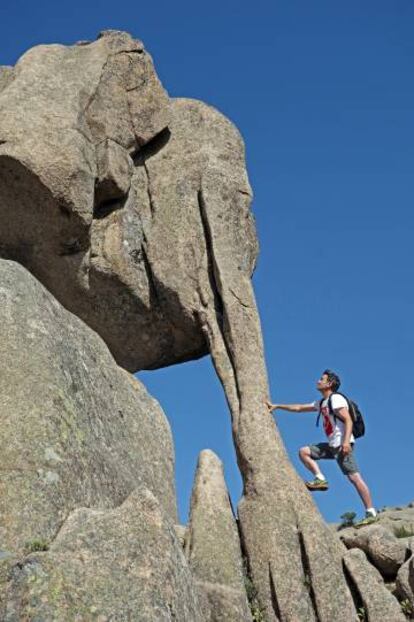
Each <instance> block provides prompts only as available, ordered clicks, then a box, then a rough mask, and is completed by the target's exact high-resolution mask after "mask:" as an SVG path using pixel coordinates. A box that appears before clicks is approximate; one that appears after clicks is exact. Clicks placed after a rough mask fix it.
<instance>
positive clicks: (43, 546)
mask: <svg viewBox="0 0 414 622" xmlns="http://www.w3.org/2000/svg"><path fill="white" fill-rule="evenodd" d="M24 548H25V551H26V553H36V552H37V551H48V550H49V543H48V542H47V541H46V540H45V539H44V538H33V539H32V540H28V541H27V542H26V544H25V545H24Z"/></svg>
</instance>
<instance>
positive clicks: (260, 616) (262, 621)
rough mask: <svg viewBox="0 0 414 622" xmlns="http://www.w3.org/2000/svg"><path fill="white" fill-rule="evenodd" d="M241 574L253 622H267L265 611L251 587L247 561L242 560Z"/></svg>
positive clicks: (253, 588)
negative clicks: (242, 574)
mask: <svg viewBox="0 0 414 622" xmlns="http://www.w3.org/2000/svg"><path fill="white" fill-rule="evenodd" d="M243 573H244V587H245V590H246V594H247V600H248V601H249V606H250V613H251V614H252V619H253V622H267V618H266V617H265V610H264V608H263V607H262V606H261V605H260V602H259V599H258V595H257V590H256V588H255V586H254V585H253V581H252V580H251V578H250V576H249V573H248V569H247V561H246V560H244V564H243Z"/></svg>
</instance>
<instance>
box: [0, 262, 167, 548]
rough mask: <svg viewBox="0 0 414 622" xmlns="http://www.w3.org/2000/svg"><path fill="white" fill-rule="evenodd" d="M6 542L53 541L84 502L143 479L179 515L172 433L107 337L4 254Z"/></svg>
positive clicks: (0, 480)
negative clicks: (117, 360)
mask: <svg viewBox="0 0 414 622" xmlns="http://www.w3.org/2000/svg"><path fill="white" fill-rule="evenodd" d="M0 318H1V321H0V358H1V360H2V373H1V374H0V404H1V413H2V421H1V426H0V447H1V452H0V515H1V522H0V542H1V547H2V549H6V550H9V551H13V550H21V549H22V547H24V546H25V543H26V542H27V541H31V540H32V539H34V538H40V539H43V540H46V541H47V542H49V541H51V540H52V539H53V538H54V536H55V535H56V532H57V531H58V529H59V528H60V526H61V524H62V522H63V521H64V520H65V519H66V517H67V516H68V514H69V513H70V512H71V511H72V510H73V509H75V508H76V507H79V506H86V507H98V508H108V507H114V506H117V505H119V504H120V503H122V502H123V501H124V499H125V498H126V497H127V496H128V495H129V494H130V493H131V491H132V490H134V489H135V488H136V487H137V485H139V484H143V485H145V486H146V487H147V488H149V489H150V490H152V491H153V492H154V494H155V495H156V496H157V498H159V499H160V501H161V503H162V505H163V507H164V509H165V511H166V513H167V514H168V515H169V516H170V517H171V519H172V520H173V521H174V522H176V501H175V488H174V458H173V446H172V438H171V432H170V428H169V425H168V422H167V420H166V418H165V416H164V414H163V412H162V411H161V409H160V407H159V405H158V403H157V402H156V401H155V400H154V399H153V398H151V397H150V396H149V395H148V393H147V392H146V390H145V389H144V387H143V386H142V384H141V383H140V382H138V381H137V380H135V379H134V378H133V377H132V376H130V375H129V374H128V373H127V372H125V371H124V370H123V369H121V368H119V367H118V366H117V365H116V364H115V362H114V360H113V358H112V356H111V354H110V353H109V351H108V349H107V347H106V345H105V344H104V343H103V341H102V340H101V338H100V337H98V335H96V334H95V333H94V332H93V331H91V330H90V328H88V327H87V326H86V325H85V324H84V323H83V322H82V321H81V320H79V319H78V318H77V317H75V316H73V315H72V314H71V313H69V312H68V311H66V310H65V309H64V308H63V307H62V306H61V305H60V304H59V303H58V302H57V301H56V300H55V299H54V298H53V297H52V296H51V294H49V292H48V291H47V290H46V289H45V288H44V287H43V286H42V285H41V284H40V283H39V282H38V281H36V280H35V279H34V278H33V276H32V275H30V274H29V272H27V271H26V270H25V269H24V268H23V267H22V266H20V265H18V264H17V263H14V262H11V261H4V260H1V261H0Z"/></svg>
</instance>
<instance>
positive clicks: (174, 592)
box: [0, 488, 202, 622]
mask: <svg viewBox="0 0 414 622" xmlns="http://www.w3.org/2000/svg"><path fill="white" fill-rule="evenodd" d="M9 577H10V579H9V583H8V587H7V592H6V598H5V602H4V604H3V607H2V609H0V613H1V620H3V622H19V621H21V620H39V621H40V620H42V622H52V621H55V620H59V622H74V621H77V620H79V622H81V621H83V620H85V621H86V620H99V621H102V622H103V621H104V620H107V621H109V620H119V622H123V621H125V622H127V621H128V622H170V621H171V620H177V621H180V622H201V620H202V618H201V617H200V614H199V606H198V602H197V599H196V595H195V588H194V585H193V581H192V577H191V573H190V571H189V568H188V566H187V564H186V561H185V558H184V555H183V553H182V550H181V546H180V544H179V543H178V541H177V539H176V537H175V533H174V528H173V525H172V522H171V521H170V520H168V519H167V518H166V517H165V515H164V513H163V511H162V508H161V506H160V504H159V503H158V501H157V500H156V498H155V497H154V495H153V494H152V493H151V492H150V491H149V490H147V489H145V488H140V489H138V490H137V491H135V492H133V493H132V494H131V495H130V496H129V497H128V499H127V500H126V501H125V502H124V503H123V504H122V505H121V506H120V507H118V508H115V509H113V510H92V509H87V508H82V509H78V510H75V511H74V512H73V513H72V514H70V515H69V517H68V518H67V520H66V521H65V523H64V524H63V526H62V528H61V529H60V531H59V532H58V534H57V536H56V538H55V539H54V541H53V542H52V544H51V545H50V548H49V550H48V551H46V552H40V553H32V554H30V555H28V556H27V557H25V558H24V559H22V560H21V561H20V562H19V563H18V564H16V565H15V566H14V567H13V568H12V569H11V571H10V574H9Z"/></svg>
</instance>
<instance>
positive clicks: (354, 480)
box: [348, 473, 362, 486]
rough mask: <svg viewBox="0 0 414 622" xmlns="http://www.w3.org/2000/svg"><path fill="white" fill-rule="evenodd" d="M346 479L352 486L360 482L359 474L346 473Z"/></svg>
mask: <svg viewBox="0 0 414 622" xmlns="http://www.w3.org/2000/svg"><path fill="white" fill-rule="evenodd" d="M348 479H349V481H350V482H352V483H353V484H354V486H356V485H357V484H359V483H360V482H361V481H362V478H361V475H360V474H359V473H348Z"/></svg>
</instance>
